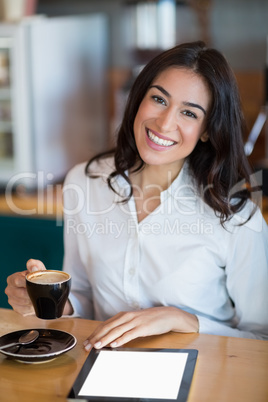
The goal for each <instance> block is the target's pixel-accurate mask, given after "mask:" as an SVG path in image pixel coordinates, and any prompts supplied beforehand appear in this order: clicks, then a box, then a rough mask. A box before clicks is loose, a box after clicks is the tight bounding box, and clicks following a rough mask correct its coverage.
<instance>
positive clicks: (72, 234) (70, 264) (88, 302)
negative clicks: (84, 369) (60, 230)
mask: <svg viewBox="0 0 268 402" xmlns="http://www.w3.org/2000/svg"><path fill="white" fill-rule="evenodd" d="M77 169H78V168H74V170H73V171H71V172H70V173H69V174H68V175H67V177H66V180H65V183H64V188H63V197H64V261H63V270H64V271H66V272H68V273H69V274H70V275H71V277H72V284H71V292H70V296H69V300H70V302H71V304H72V307H73V310H74V313H73V316H80V317H82V318H87V319H93V318H94V317H93V315H94V314H93V303H92V291H91V286H90V283H89V280H88V276H87V272H86V267H85V264H84V263H83V261H82V255H81V251H80V249H79V243H78V242H79V236H77V233H76V231H77V227H78V224H79V209H80V204H79V198H80V197H79V195H80V191H82V187H81V186H80V185H78V184H76V183H77V182H79V180H77V178H76V177H75V176H76V175H77V174H78V172H77ZM83 174H84V173H83Z"/></svg>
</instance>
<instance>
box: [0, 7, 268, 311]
mask: <svg viewBox="0 0 268 402" xmlns="http://www.w3.org/2000/svg"><path fill="white" fill-rule="evenodd" d="M267 21H268V1H267V0H254V1H253V0H224V1H222V0H181V1H178V0H147V1H146V0H0V193H1V194H0V225H1V238H0V247H1V256H2V261H1V265H0V275H1V281H0V307H1V306H4V307H8V305H7V300H6V297H5V295H4V294H3V293H4V287H5V282H6V279H5V278H6V276H7V274H9V273H11V272H14V271H17V270H20V269H21V270H23V269H24V268H25V263H26V261H27V259H28V258H30V257H32V258H39V259H43V261H44V262H45V264H47V265H48V266H49V267H50V268H51V267H54V268H60V266H61V263H62V255H63V244H62V194H61V184H62V182H63V180H64V177H65V175H66V173H67V171H68V170H69V169H70V168H71V167H72V166H74V165H75V164H76V163H79V162H83V161H86V160H88V159H89V158H90V157H92V156H93V155H94V154H95V153H97V152H100V151H104V150H107V149H109V148H111V147H112V146H113V144H114V139H115V136H116V130H117V127H118V125H119V124H120V119H121V116H122V113H123V110H124V105H125V102H126V98H127V95H128V91H129V88H130V85H131V83H132V82H133V80H134V79H135V76H136V75H137V74H138V72H139V71H140V69H141V68H142V67H143V65H144V64H145V63H146V62H147V61H148V60H150V58H152V57H153V56H154V55H155V54H157V53H158V52H160V51H162V50H163V49H166V48H169V47H171V46H173V45H175V44H178V43H181V42H186V41H193V40H200V39H201V40H204V41H205V42H206V43H207V44H208V45H209V46H213V47H216V48H217V49H219V50H220V51H222V52H223V53H224V55H225V56H226V58H227V60H228V61H229V63H230V64H231V66H232V68H233V70H234V72H235V75H236V77H237V80H238V85H239V89H240V93H241V99H242V105H243V109H244V113H245V117H246V122H247V128H248V132H247V134H246V138H245V139H244V140H245V144H246V145H245V149H246V152H247V155H248V158H249V160H250V163H251V164H252V166H253V167H254V169H256V170H257V171H260V172H261V175H259V176H258V183H259V184H260V185H262V184H263V188H262V191H263V193H264V196H263V198H262V202H263V204H262V206H261V207H262V209H263V213H264V215H265V217H267V196H268V189H267V187H268V175H267V172H268V162H267V160H268V122H267V121H266V120H267V117H268V116H267V115H268V109H267V107H268V106H267V105H268V74H267V70H268V23H267ZM267 220H268V219H267Z"/></svg>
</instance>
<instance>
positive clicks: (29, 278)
mask: <svg viewBox="0 0 268 402" xmlns="http://www.w3.org/2000/svg"><path fill="white" fill-rule="evenodd" d="M26 289H27V292H28V295H29V297H30V299H31V301H32V303H33V306H34V310H35V314H36V316H37V317H38V318H43V319H46V320H50V319H54V318H59V317H61V316H62V314H63V309H64V306H65V304H66V301H67V299H68V296H69V293H70V289H71V275H69V274H68V273H67V272H64V271H56V270H45V271H36V272H30V273H28V274H27V275H26Z"/></svg>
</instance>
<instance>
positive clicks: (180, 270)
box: [6, 42, 268, 350]
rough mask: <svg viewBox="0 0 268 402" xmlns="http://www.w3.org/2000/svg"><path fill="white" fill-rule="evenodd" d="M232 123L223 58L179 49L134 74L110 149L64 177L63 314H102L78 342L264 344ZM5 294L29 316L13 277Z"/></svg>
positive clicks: (255, 252) (264, 287)
mask: <svg viewBox="0 0 268 402" xmlns="http://www.w3.org/2000/svg"><path fill="white" fill-rule="evenodd" d="M243 130H244V119H243V115H242V112H241V105H240V98H239V93H238V90H237V85H236V81H235V78H234V75H233V73H232V71H231V69H230V67H229V65H228V63H227V62H226V60H225V58H224V57H223V55H222V54H221V53H219V52H218V51H217V50H215V49H208V48H206V46H205V44H204V43H202V42H193V43H186V44H182V45H179V46H176V47H174V48H172V49H169V50H167V51H165V52H163V53H162V54H160V55H158V56H157V57H156V58H154V59H153V60H152V61H151V62H149V63H148V64H147V65H146V66H145V67H144V69H143V70H142V71H141V73H140V74H139V76H138V77H137V79H136V81H135V82H134V84H133V87H132V89H131V91H130V94H129V98H128V102H127V105H126V110H125V114H124V116H123V120H122V124H121V126H120V129H119V132H118V138H117V144H116V148H115V149H114V150H112V151H111V152H109V153H105V154H102V155H97V156H96V157H95V158H93V159H92V160H90V161H89V163H88V164H80V165H78V166H76V167H74V168H73V169H72V170H71V171H70V172H69V174H68V176H67V178H66V181H65V186H64V210H65V217H64V219H65V225H64V231H65V257H64V270H65V271H67V272H68V273H70V274H71V276H72V280H73V282H72V290H71V294H70V299H69V301H68V302H67V304H66V306H65V314H69V315H72V314H77V315H80V316H81V317H86V318H95V319H97V320H101V321H103V323H101V324H100V325H99V326H98V327H97V329H96V330H95V331H94V332H93V333H92V334H89V336H88V339H87V340H85V348H86V349H87V350H89V349H90V348H91V347H92V346H94V347H95V348H101V347H103V346H106V345H110V346H111V347H116V346H121V345H123V344H125V343H126V342H128V341H130V340H131V339H134V338H137V337H144V336H149V335H156V334H160V333H166V332H169V331H176V332H198V331H199V332H201V333H209V334H217V335H226V336H236V337H245V338H257V339H268V316H267V309H268V281H267V275H268V272H267V270H268V247H267V243H268V230H267V225H266V223H265V222H264V220H263V218H262V215H261V212H260V210H259V208H258V207H257V206H256V205H255V204H254V203H253V202H252V200H251V198H253V197H254V193H253V192H252V189H251V187H250V183H252V182H253V176H251V174H252V172H251V170H250V168H249V165H248V162H247V159H246V156H245V154H244V147H243V140H242V135H243ZM81 194H82V195H84V197H81ZM81 198H83V202H82V203H81V202H79V203H78V200H79V201H81ZM78 206H79V208H78ZM27 269H28V270H29V271H32V270H35V269H45V267H44V265H43V264H42V262H41V261H39V260H29V261H28V264H27ZM6 293H7V295H8V297H9V303H10V304H11V305H12V307H13V308H14V309H15V310H16V311H18V312H20V313H23V314H25V313H27V312H30V311H32V306H31V303H30V301H29V298H28V296H27V293H26V291H25V273H21V272H18V273H16V274H14V275H11V276H10V277H9V278H8V286H7V288H6Z"/></svg>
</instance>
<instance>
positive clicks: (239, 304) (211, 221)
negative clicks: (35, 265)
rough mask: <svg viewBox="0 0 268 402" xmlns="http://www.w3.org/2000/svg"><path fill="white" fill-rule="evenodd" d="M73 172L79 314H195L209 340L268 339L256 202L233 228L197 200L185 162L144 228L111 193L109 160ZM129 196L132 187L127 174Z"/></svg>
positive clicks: (70, 250)
mask: <svg viewBox="0 0 268 402" xmlns="http://www.w3.org/2000/svg"><path fill="white" fill-rule="evenodd" d="M92 170H95V171H96V172H100V173H101V174H102V177H100V178H94V179H93V178H89V177H88V176H87V175H86V174H85V164H80V165H77V166H76V167H74V168H73V169H72V170H71V171H70V172H69V174H68V175H67V178H66V181H65V186H64V190H63V191H64V209H65V221H64V233H65V257H64V270H66V271H68V272H69V273H70V274H71V275H72V292H71V296H70V300H71V303H72V305H73V307H74V311H75V314H77V315H80V316H81V317H85V318H95V319H97V320H106V319H108V318H109V317H111V316H113V315H115V314H116V313H118V312H120V311H129V310H139V309H144V308H149V307H154V306H175V307H177V308H180V309H183V310H185V311H188V312H189V313H192V314H196V316H197V317H198V319H199V324H200V332H201V333H209V334H217V335H227V336H238V337H248V338H259V339H266V338H267V339H268V230H267V224H266V223H265V221H264V219H263V217H262V215H261V212H260V211H259V210H257V212H256V213H255V214H254V215H253V217H252V218H251V219H250V220H249V221H248V222H247V223H245V224H244V225H239V224H240V223H241V221H244V218H247V217H248V215H249V214H250V210H251V209H252V203H251V202H248V204H247V206H246V207H245V208H244V209H243V211H241V213H239V214H236V215H235V216H234V217H233V218H232V219H231V220H230V221H228V222H227V223H226V228H223V227H222V226H221V225H220V222H219V218H218V217H217V216H216V214H215V213H214V211H213V210H212V209H211V208H210V207H209V206H208V205H206V204H205V203H204V202H203V201H202V199H201V197H199V196H198V195H197V192H196V190H195V186H194V184H193V182H192V180H191V176H190V174H189V171H188V164H187V163H185V164H184V167H183V169H182V170H181V172H180V174H179V175H178V177H177V178H176V179H175V180H174V181H173V182H172V183H171V185H170V186H169V188H168V189H167V190H166V191H163V192H162V193H161V204H160V206H159V207H158V208H157V209H156V210H155V211H153V212H152V213H151V214H150V215H148V216H147V217H146V218H145V219H143V220H142V221H141V222H140V223H138V221H137V214H136V207H135V201H134V199H133V197H132V198H131V199H130V200H129V201H128V202H127V203H118V202H117V201H119V200H122V198H121V197H120V196H119V195H118V194H115V193H114V192H113V191H112V190H111V189H110V188H109V187H108V185H107V183H106V180H105V178H106V177H107V176H108V175H109V173H110V172H111V171H112V170H113V160H112V158H108V159H106V160H104V161H101V162H100V164H99V165H97V164H96V163H94V165H93V166H92ZM114 185H115V186H116V188H117V190H118V192H119V193H120V194H123V195H126V194H127V193H128V192H129V185H128V184H127V183H126V181H125V180H124V179H123V178H122V177H121V176H118V177H117V178H116V179H115V181H114Z"/></svg>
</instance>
